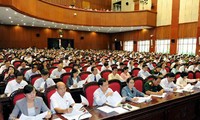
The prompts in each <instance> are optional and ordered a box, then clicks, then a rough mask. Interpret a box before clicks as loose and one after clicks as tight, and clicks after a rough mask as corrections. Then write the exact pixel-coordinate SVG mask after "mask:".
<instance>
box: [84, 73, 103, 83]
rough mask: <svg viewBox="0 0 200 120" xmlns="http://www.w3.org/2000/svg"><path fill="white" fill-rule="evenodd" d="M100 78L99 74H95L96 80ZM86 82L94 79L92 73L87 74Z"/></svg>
mask: <svg viewBox="0 0 200 120" xmlns="http://www.w3.org/2000/svg"><path fill="white" fill-rule="evenodd" d="M100 78H101V75H100V74H96V81H97V82H98V81H99V79H100ZM85 80H86V81H87V82H93V81H94V74H90V75H88V77H87V78H86V79H85Z"/></svg>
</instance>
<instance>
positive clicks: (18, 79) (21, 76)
mask: <svg viewBox="0 0 200 120" xmlns="http://www.w3.org/2000/svg"><path fill="white" fill-rule="evenodd" d="M23 78H24V76H23V74H22V73H21V72H18V73H17V74H16V82H17V83H20V82H21V81H22V80H23Z"/></svg>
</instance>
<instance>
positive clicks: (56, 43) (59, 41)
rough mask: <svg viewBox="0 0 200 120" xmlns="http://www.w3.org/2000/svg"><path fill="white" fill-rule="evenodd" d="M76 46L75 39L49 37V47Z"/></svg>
mask: <svg viewBox="0 0 200 120" xmlns="http://www.w3.org/2000/svg"><path fill="white" fill-rule="evenodd" d="M62 47H63V48H65V49H67V48H74V39H65V38H48V49H60V48H62Z"/></svg>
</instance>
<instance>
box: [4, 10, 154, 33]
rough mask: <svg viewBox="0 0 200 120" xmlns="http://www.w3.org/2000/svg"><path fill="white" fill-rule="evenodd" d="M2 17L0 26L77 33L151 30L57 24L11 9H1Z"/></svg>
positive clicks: (145, 27)
mask: <svg viewBox="0 0 200 120" xmlns="http://www.w3.org/2000/svg"><path fill="white" fill-rule="evenodd" d="M0 16H1V17H0V24H5V25H20V26H32V27H44V28H55V29H68V30H77V31H93V32H102V33H118V32H127V31H133V30H141V29H149V28H151V27H148V26H139V27H98V26H80V25H73V24H63V23H55V22H51V21H45V20H42V19H37V18H33V17H30V16H26V15H23V14H21V13H19V12H17V11H15V10H13V9H11V8H9V7H0Z"/></svg>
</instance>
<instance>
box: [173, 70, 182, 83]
mask: <svg viewBox="0 0 200 120" xmlns="http://www.w3.org/2000/svg"><path fill="white" fill-rule="evenodd" d="M180 76H181V73H180V72H177V73H176V74H175V81H174V83H176V80H177V79H178V78H179V77H180Z"/></svg>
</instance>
